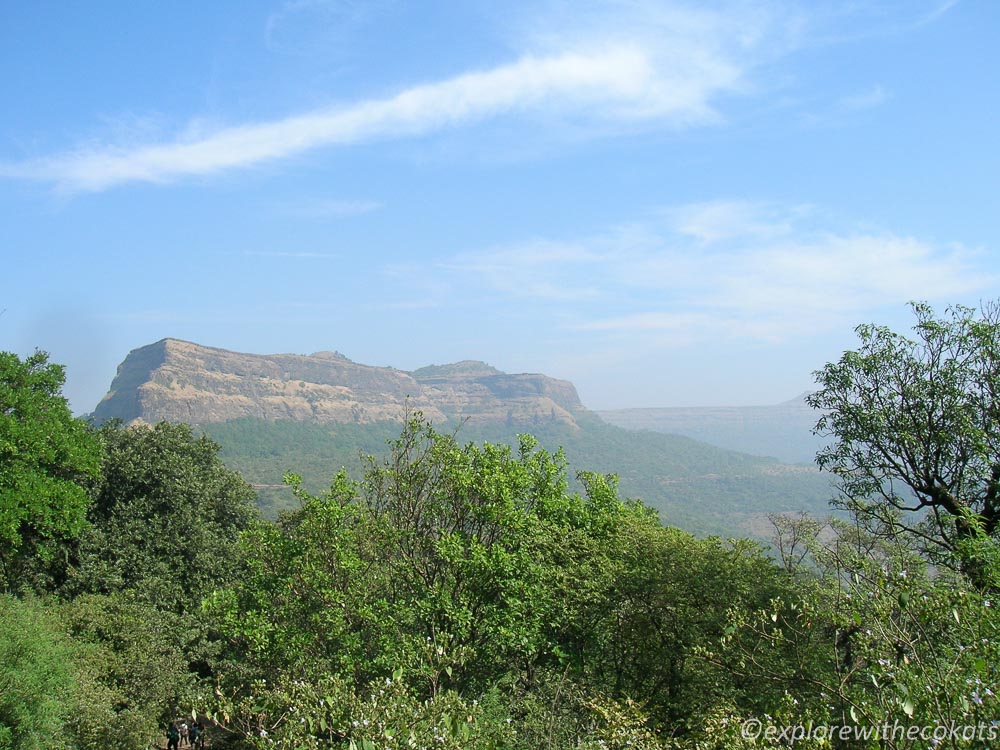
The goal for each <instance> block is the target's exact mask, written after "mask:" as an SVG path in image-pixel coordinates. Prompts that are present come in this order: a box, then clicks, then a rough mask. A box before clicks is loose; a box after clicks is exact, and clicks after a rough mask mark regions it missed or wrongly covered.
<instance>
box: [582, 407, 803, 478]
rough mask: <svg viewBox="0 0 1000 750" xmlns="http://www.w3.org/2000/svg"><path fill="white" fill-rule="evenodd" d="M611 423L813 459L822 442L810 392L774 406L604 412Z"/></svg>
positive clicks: (793, 460) (751, 450)
mask: <svg viewBox="0 0 1000 750" xmlns="http://www.w3.org/2000/svg"><path fill="white" fill-rule="evenodd" d="M597 414H598V415H600V417H601V418H602V419H604V420H605V421H607V422H610V423H611V424H614V425H618V426H619V427H625V428H627V429H630V430H653V431H654V432H666V433H671V434H674V435H684V436H685V437H689V438H693V439H695V440H701V441H702V442H705V443H710V444H711V445H717V446H719V447H721V448H728V449H730V450H735V451H741V452H743V453H750V454H753V455H755V456H773V457H775V458H778V459H780V460H782V461H786V462H788V463H811V462H812V460H813V457H814V456H815V455H816V451H818V450H819V449H820V448H821V447H822V446H823V441H822V439H821V438H818V437H816V436H815V435H813V434H812V428H813V427H814V426H815V424H816V420H817V419H818V417H819V415H818V414H817V413H816V411H815V410H813V409H812V408H810V407H809V405H808V404H806V402H805V394H803V395H801V396H799V397H798V398H794V399H792V400H791V401H786V402H784V403H782V404H776V405H774V406H732V407H726V406H714V407H713V406H706V407H670V408H660V409H618V410H615V411H599V412H597Z"/></svg>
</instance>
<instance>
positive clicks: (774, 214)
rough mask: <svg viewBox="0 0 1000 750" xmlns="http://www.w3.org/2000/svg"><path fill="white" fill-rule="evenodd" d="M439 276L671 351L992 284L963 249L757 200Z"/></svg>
mask: <svg viewBox="0 0 1000 750" xmlns="http://www.w3.org/2000/svg"><path fill="white" fill-rule="evenodd" d="M437 269H438V271H439V272H444V273H447V274H449V275H448V276H447V278H449V279H450V281H451V283H452V285H453V286H454V288H459V289H461V288H464V289H466V290H470V293H472V294H477V295H481V294H482V293H483V291H484V290H486V291H488V292H489V293H490V294H494V295H496V296H498V297H501V298H502V297H508V298H510V299H511V300H512V301H514V300H518V304H522V305H523V304H531V303H532V302H533V303H534V304H536V305H538V306H539V309H544V310H546V311H548V313H549V314H551V313H552V312H553V311H555V310H558V313H559V314H560V315H561V316H562V318H563V319H565V320H567V321H568V322H567V323H566V325H567V327H569V328H573V329H576V330H579V331H591V332H604V333H607V334H615V335H630V336H637V337H640V338H649V337H652V338H653V339H655V341H656V342H658V343H664V342H669V343H673V344H678V343H690V342H692V341H696V340H702V341H709V340H719V339H721V338H730V339H747V338H752V339H759V340H766V341H781V340H787V339H789V338H794V337H796V336H803V335H814V334H815V333H816V332H817V331H819V330H824V329H827V328H830V327H835V326H840V325H842V324H843V323H844V322H845V321H856V320H858V319H860V318H862V317H864V316H865V315H866V314H867V313H869V312H870V311H872V310H877V309H882V308H885V307H893V306H900V305H902V304H904V303H906V302H907V301H909V300H912V299H928V300H931V301H934V300H944V301H951V300H954V299H961V298H964V297H967V296H968V295H970V294H974V293H976V292H977V291H978V290H981V289H984V288H986V287H988V286H990V285H991V284H994V283H995V282H996V279H994V278H992V277H991V276H990V275H988V274H986V273H984V272H983V268H982V264H981V262H980V258H979V255H978V254H977V252H976V251H974V250H971V249H969V248H966V247H963V246H961V245H954V244H951V245H942V244H938V243H934V242H927V241H923V240H919V239H917V238H913V237H907V236H900V235H898V234H894V233H892V232H888V231H871V230H863V229H859V228H856V227H853V226H844V225H843V224H838V223H835V222H833V221H832V220H830V219H827V218H826V217H823V216H822V215H821V214H820V212H818V211H817V210H816V209H814V208H812V207H804V206H787V207H782V206H780V205H777V204H773V203H754V202H748V201H719V202H717V203H699V204H692V205H687V206H678V207H671V208H668V209H666V210H664V211H662V212H659V213H658V214H657V215H656V216H655V217H654V218H651V219H648V220H645V221H642V222H637V223H635V224H632V225H628V226H622V227H615V228H613V229H611V230H609V231H608V232H606V233H604V234H601V235H597V236H593V237H588V238H582V239H579V240H576V241H573V242H565V243H558V242H547V241H538V240H535V241H530V242H526V243H524V244H522V245H519V246H515V247H510V248H499V249H497V248H493V249H490V250H486V251H483V252H481V253H478V254H477V253H467V254H463V255H461V256H458V257H456V258H453V259H451V260H449V261H445V262H442V263H441V264H439V266H438V267H437ZM443 280H444V277H442V276H441V275H439V277H438V281H439V283H441V282H442V281H443Z"/></svg>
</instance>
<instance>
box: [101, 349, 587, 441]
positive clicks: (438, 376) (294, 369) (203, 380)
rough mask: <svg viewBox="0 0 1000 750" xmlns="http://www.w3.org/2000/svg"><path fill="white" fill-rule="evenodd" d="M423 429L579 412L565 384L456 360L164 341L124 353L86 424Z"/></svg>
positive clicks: (571, 416) (564, 417)
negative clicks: (246, 421)
mask: <svg viewBox="0 0 1000 750" xmlns="http://www.w3.org/2000/svg"><path fill="white" fill-rule="evenodd" d="M417 410H419V411H421V412H423V413H424V415H425V416H426V417H427V418H428V419H430V420H431V421H435V422H437V421H441V422H443V421H454V420H471V421H503V422H507V423H510V424H512V425H523V426H531V425H537V424H539V423H541V422H547V421H557V422H562V423H565V424H567V425H571V426H575V425H576V415H578V414H581V413H584V412H585V411H586V409H585V408H584V406H583V404H582V403H581V402H580V398H579V396H578V395H577V392H576V388H575V387H574V386H573V384H572V383H570V382H568V381H564V380H556V379H555V378H550V377H548V376H545V375H541V374H535V373H523V374H508V373H504V372H502V371H500V370H498V369H496V368H494V367H491V366H490V365H487V364H486V363H484V362H476V361H473V360H464V361H462V362H457V363H453V364H447V365H430V366H428V367H423V368H420V369H418V370H415V371H413V372H407V371H404V370H397V369H395V368H391V367H376V366H372V365H365V364H360V363H357V362H354V361H352V360H351V359H349V358H348V357H346V356H344V355H343V354H340V353H339V352H330V351H324V352H316V353H314V354H311V355H302V354H266V355H264V354H249V353H244V352H234V351H231V350H228V349H221V348H218V347H210V346H204V345H202V344H196V343H194V342H190V341H184V340H182V339H175V338H164V339H161V340H159V341H157V342H154V343H152V344H148V345H146V346H142V347H138V348H136V349H133V350H132V351H131V352H129V353H128V355H127V356H126V357H125V360H124V361H123V362H122V363H121V365H119V367H118V372H117V374H116V376H115V379H114V380H113V381H112V384H111V388H110V390H109V391H108V393H107V394H106V395H105V396H104V398H102V399H101V401H100V403H99V404H98V405H97V408H96V409H95V410H94V412H93V414H92V416H93V418H94V419H95V420H96V421H98V422H103V421H106V420H107V419H112V418H117V419H121V420H122V421H124V422H126V423H131V422H147V423H151V422H158V421H161V420H165V421H171V422H188V423H191V424H210V423H216V422H226V421H230V420H233V419H240V418H245V417H252V418H258V419H264V420H269V421H274V420H281V419H291V420H295V421H314V422H319V423H326V422H348V423H355V424H366V423H374V422H381V421H386V420H390V421H392V420H395V421H401V420H402V419H403V418H404V415H405V414H407V413H409V412H412V411H417Z"/></svg>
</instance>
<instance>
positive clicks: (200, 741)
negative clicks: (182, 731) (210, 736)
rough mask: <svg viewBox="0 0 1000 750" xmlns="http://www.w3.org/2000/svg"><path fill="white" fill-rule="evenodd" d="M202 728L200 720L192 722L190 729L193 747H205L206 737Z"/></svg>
mask: <svg viewBox="0 0 1000 750" xmlns="http://www.w3.org/2000/svg"><path fill="white" fill-rule="evenodd" d="M202 729H203V728H202V726H201V722H200V721H195V722H192V724H191V728H190V730H189V734H190V737H191V747H205V738H204V737H203V736H202Z"/></svg>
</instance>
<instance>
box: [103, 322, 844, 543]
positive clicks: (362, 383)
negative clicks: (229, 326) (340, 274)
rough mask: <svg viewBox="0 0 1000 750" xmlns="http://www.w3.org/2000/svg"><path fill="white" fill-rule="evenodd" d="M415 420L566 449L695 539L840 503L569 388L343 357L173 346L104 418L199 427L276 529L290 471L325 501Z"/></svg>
mask: <svg viewBox="0 0 1000 750" xmlns="http://www.w3.org/2000/svg"><path fill="white" fill-rule="evenodd" d="M407 410H410V411H413V410H420V411H422V412H423V413H424V414H425V416H426V417H427V418H428V419H430V420H431V421H432V422H434V424H435V426H436V427H438V429H439V430H442V431H451V430H454V429H458V430H459V433H458V434H459V439H460V440H462V441H477V442H478V441H482V440H489V441H492V442H509V443H514V442H515V441H516V435H517V434H518V433H524V432H529V433H532V434H534V435H535V436H536V437H538V438H539V440H540V442H541V444H542V445H543V446H544V447H546V448H548V449H549V450H553V451H554V450H556V449H558V448H560V447H562V448H564V449H565V451H566V455H567V458H568V461H569V464H570V467H571V472H572V473H573V475H574V476H575V472H576V471H579V470H590V471H599V472H603V473H617V474H618V475H619V476H620V480H621V490H622V494H623V495H625V496H628V497H634V498H640V499H642V500H643V501H644V502H645V503H647V504H648V505H650V506H652V507H654V508H656V509H657V510H659V511H660V514H661V518H662V519H663V520H664V521H665V522H667V523H671V524H674V525H678V526H682V527H684V528H687V529H689V530H691V531H696V532H702V533H718V534H723V535H747V534H751V535H760V534H766V522H765V515H766V514H767V513H768V512H773V511H796V510H809V511H812V512H818V513H823V512H825V510H826V503H827V500H828V498H829V497H830V494H831V493H830V489H829V483H828V480H827V478H826V477H825V476H824V475H820V474H819V473H818V472H817V471H816V470H815V469H813V468H811V467H806V466H790V465H787V464H783V463H781V462H779V461H776V460H774V459H770V458H761V457H759V456H752V455H747V454H746V453H740V452H735V451H732V450H727V449H724V448H720V447H718V446H713V445H708V444H705V443H703V442H697V441H696V440H692V439H690V438H687V437H682V436H679V435H669V434H658V433H655V432H649V431H632V430H627V429H622V428H620V427H616V426H614V425H611V424H608V423H606V422H604V421H602V420H601V419H600V418H599V417H598V416H597V415H596V414H595V413H594V412H590V411H588V410H587V409H585V408H584V407H583V405H582V404H581V403H580V401H579V398H578V397H577V393H576V389H575V388H574V387H573V385H572V384H571V383H568V382H566V381H561V380H555V379H552V378H548V377H546V376H544V375H509V374H506V373H503V372H500V371H499V370H497V369H495V368H493V367H490V366H489V365H486V364H484V363H482V362H472V361H464V362H458V363H455V364H450V365H433V366H430V367H424V368H421V369H418V370H416V371H414V372H403V371H401V370H395V369H393V368H385V367H372V366H368V365H362V364H358V363H355V362H352V361H351V360H349V359H347V358H346V357H344V356H343V355H341V354H337V353H319V354H313V355H309V356H305V355H296V354H277V355H255V354H240V353H236V352H230V351H227V350H224V349H214V348H210V347H205V346H200V345H198V344H193V343H189V342H184V341H178V340H176V339H164V340H162V341H159V342H157V343H155V344H151V345H149V346H145V347H142V348H140V349H136V350H135V351H133V352H131V353H129V355H128V356H127V357H126V359H125V361H124V362H123V363H122V364H121V366H120V367H119V368H118V374H117V376H116V377H115V379H114V382H113V383H112V385H111V390H110V391H109V393H108V395H107V396H105V397H104V399H102V401H101V403H100V404H99V405H98V407H97V409H96V410H95V412H94V417H95V419H96V420H97V421H104V420H106V419H109V418H113V417H117V418H120V419H122V420H124V421H126V422H135V421H141V422H156V421H160V420H167V421H174V422H188V423H191V424H194V425H198V426H200V427H201V428H202V429H203V430H205V431H206V432H207V433H209V434H210V435H211V436H212V437H213V438H214V439H216V440H217V441H218V442H219V443H220V444H221V445H222V447H223V454H222V455H223V458H224V459H225V460H226V462H227V463H228V464H230V465H231V466H232V467H233V468H235V469H237V470H239V471H240V472H241V473H243V475H244V476H246V477H247V479H248V480H250V481H251V482H253V483H254V484H256V485H257V486H258V492H259V497H260V504H261V507H262V510H263V511H264V512H265V513H266V514H268V515H273V514H274V513H276V512H277V511H279V510H281V509H282V508H284V507H287V506H288V505H289V504H290V503H291V502H292V501H293V500H292V497H291V495H290V493H289V492H288V490H287V489H286V488H283V487H282V486H281V478H282V475H283V474H284V473H285V472H286V471H294V472H296V473H298V474H301V475H302V476H303V478H304V479H305V482H306V486H307V487H308V488H310V489H312V490H313V491H319V490H321V489H322V488H323V487H325V486H326V485H327V484H328V483H329V481H330V479H331V478H332V477H333V475H334V474H335V473H336V472H337V470H339V469H340V468H341V467H342V466H346V467H347V468H348V469H350V470H351V471H352V473H354V474H355V475H357V474H358V472H359V470H360V468H361V465H360V464H361V462H360V460H359V454H360V453H366V454H376V455H379V454H382V453H384V451H385V441H386V439H388V438H391V437H394V436H396V435H397V434H398V433H399V429H400V422H401V420H402V418H403V416H404V414H405V413H406V412H407ZM650 411H660V410H650Z"/></svg>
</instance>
